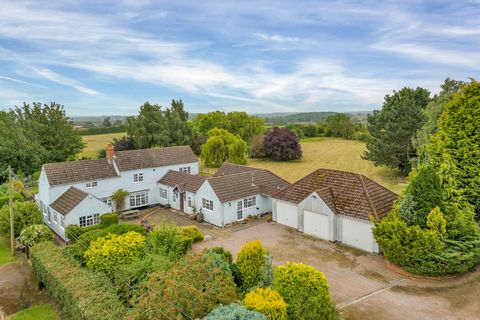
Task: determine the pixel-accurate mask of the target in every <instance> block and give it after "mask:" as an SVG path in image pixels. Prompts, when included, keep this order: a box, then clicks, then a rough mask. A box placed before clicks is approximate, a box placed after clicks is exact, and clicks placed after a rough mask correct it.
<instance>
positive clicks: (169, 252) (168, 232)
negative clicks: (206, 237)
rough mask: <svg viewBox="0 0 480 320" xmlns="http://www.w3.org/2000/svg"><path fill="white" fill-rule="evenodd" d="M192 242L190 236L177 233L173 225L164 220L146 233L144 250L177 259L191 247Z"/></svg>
mask: <svg viewBox="0 0 480 320" xmlns="http://www.w3.org/2000/svg"><path fill="white" fill-rule="evenodd" d="M192 244H193V239H192V238H191V237H188V236H185V235H183V234H179V233H178V230H177V227H176V226H175V225H173V224H171V223H168V222H164V223H162V225H160V226H159V227H157V228H156V229H155V230H154V231H152V232H150V234H149V235H148V239H147V249H146V250H147V252H150V253H158V254H161V255H164V256H168V257H170V258H171V259H178V258H180V257H181V256H183V255H185V254H186V253H187V252H188V251H189V250H190V249H191V248H192Z"/></svg>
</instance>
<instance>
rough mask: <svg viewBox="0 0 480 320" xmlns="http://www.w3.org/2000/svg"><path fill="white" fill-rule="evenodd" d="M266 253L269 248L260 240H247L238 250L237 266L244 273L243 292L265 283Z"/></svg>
mask: <svg viewBox="0 0 480 320" xmlns="http://www.w3.org/2000/svg"><path fill="white" fill-rule="evenodd" d="M266 254H267V249H265V248H264V247H263V246H262V243H261V242H260V241H258V240H256V241H249V242H247V243H246V244H245V245H244V246H243V247H242V249H240V251H239V252H238V255H237V267H238V270H239V271H240V274H241V275H242V286H241V289H242V291H243V292H247V291H248V290H250V289H251V288H254V287H256V286H258V285H263V269H264V267H265V258H264V256H265V255H266Z"/></svg>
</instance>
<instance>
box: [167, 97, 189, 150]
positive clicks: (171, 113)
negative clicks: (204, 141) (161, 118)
mask: <svg viewBox="0 0 480 320" xmlns="http://www.w3.org/2000/svg"><path fill="white" fill-rule="evenodd" d="M165 120H166V121H167V126H168V133H169V136H170V137H169V138H170V139H169V140H170V142H169V143H170V145H174V146H183V145H188V144H189V143H190V141H191V140H192V129H191V128H190V126H189V124H188V112H186V111H185V110H184V106H183V101H182V100H172V104H171V107H170V109H166V110H165Z"/></svg>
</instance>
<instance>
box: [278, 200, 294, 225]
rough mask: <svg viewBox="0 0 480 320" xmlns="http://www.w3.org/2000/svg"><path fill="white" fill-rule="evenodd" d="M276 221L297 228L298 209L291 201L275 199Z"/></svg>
mask: <svg viewBox="0 0 480 320" xmlns="http://www.w3.org/2000/svg"><path fill="white" fill-rule="evenodd" d="M276 213H277V222H278V223H280V224H283V225H286V226H289V227H292V228H295V229H297V228H298V209H297V205H295V204H293V203H288V202H283V201H277V210H276Z"/></svg>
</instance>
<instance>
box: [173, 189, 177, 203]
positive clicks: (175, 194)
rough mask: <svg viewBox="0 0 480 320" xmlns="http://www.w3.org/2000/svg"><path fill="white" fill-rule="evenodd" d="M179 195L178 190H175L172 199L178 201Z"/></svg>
mask: <svg viewBox="0 0 480 320" xmlns="http://www.w3.org/2000/svg"><path fill="white" fill-rule="evenodd" d="M177 197H178V194H177V192H175V191H174V192H173V193H172V201H173V202H177Z"/></svg>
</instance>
